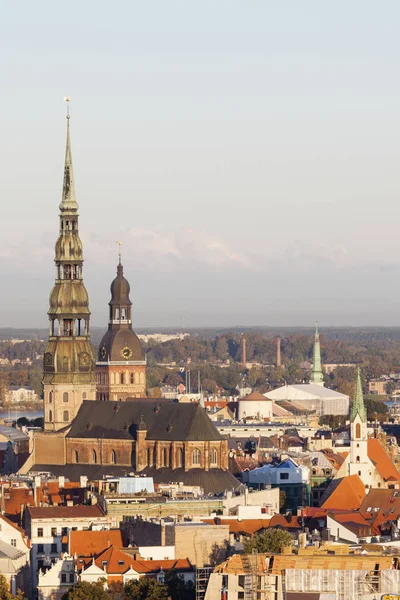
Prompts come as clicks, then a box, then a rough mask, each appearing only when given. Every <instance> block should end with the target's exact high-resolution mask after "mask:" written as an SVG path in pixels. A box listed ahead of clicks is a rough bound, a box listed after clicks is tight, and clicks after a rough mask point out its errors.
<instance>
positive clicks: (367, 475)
mask: <svg viewBox="0 0 400 600" xmlns="http://www.w3.org/2000/svg"><path fill="white" fill-rule="evenodd" d="M372 470H373V465H372V463H371V461H370V459H369V458H368V434H367V414H366V410H365V406H364V398H363V393H362V387H361V376H360V369H358V371H357V383H356V392H355V395H354V399H353V406H352V408H351V412H350V462H349V475H358V476H359V477H360V479H361V480H362V482H363V483H364V485H365V486H368V487H370V486H371V485H372Z"/></svg>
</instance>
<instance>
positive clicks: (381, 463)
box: [368, 438, 400, 483]
mask: <svg viewBox="0 0 400 600" xmlns="http://www.w3.org/2000/svg"><path fill="white" fill-rule="evenodd" d="M368 457H369V458H370V460H372V462H373V463H374V465H375V468H376V469H377V471H378V473H379V475H380V476H381V477H382V479H384V480H385V481H394V480H395V481H398V482H399V483H400V473H399V472H398V471H397V469H396V467H395V466H394V464H393V462H392V461H391V459H390V458H389V456H388V455H387V454H386V452H385V449H384V447H383V446H382V444H381V443H380V441H379V440H377V439H376V438H369V439H368Z"/></svg>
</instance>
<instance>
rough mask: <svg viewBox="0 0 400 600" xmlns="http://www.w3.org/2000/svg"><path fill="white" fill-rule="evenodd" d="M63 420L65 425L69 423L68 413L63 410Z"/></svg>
mask: <svg viewBox="0 0 400 600" xmlns="http://www.w3.org/2000/svg"><path fill="white" fill-rule="evenodd" d="M63 420H64V423H67V422H68V421H69V412H68V411H67V410H64V412H63Z"/></svg>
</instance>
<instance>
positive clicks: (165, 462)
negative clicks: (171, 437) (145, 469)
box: [162, 448, 168, 467]
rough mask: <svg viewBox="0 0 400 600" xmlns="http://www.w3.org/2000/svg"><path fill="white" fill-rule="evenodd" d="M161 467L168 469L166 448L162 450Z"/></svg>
mask: <svg viewBox="0 0 400 600" xmlns="http://www.w3.org/2000/svg"><path fill="white" fill-rule="evenodd" d="M162 466H163V467H168V449H167V448H163V453H162Z"/></svg>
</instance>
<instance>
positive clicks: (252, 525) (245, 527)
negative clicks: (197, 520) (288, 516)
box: [202, 517, 270, 535]
mask: <svg viewBox="0 0 400 600" xmlns="http://www.w3.org/2000/svg"><path fill="white" fill-rule="evenodd" d="M202 521H203V523H208V524H209V525H229V533H241V534H248V535H253V533H256V531H260V530H261V529H266V528H267V527H269V524H270V519H221V518H219V517H217V518H215V519H202Z"/></svg>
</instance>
